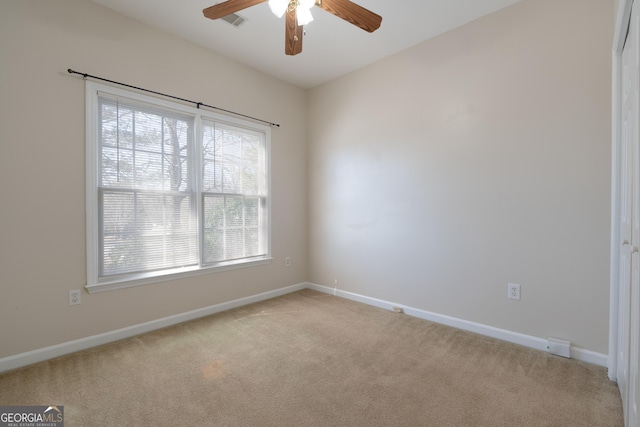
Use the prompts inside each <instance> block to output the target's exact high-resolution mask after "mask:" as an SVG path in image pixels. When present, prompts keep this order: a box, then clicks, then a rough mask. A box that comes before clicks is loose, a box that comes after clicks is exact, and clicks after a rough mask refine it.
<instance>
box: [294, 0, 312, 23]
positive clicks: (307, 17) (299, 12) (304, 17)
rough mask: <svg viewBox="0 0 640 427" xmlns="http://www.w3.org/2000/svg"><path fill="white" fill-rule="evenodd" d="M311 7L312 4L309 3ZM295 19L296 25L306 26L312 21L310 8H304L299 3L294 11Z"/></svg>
mask: <svg viewBox="0 0 640 427" xmlns="http://www.w3.org/2000/svg"><path fill="white" fill-rule="evenodd" d="M311 6H313V2H312V3H311ZM296 18H297V20H298V25H307V24H308V23H309V22H311V21H313V16H312V15H311V10H310V8H309V9H307V8H306V7H304V6H303V5H302V2H300V5H299V6H298V8H297V9H296Z"/></svg>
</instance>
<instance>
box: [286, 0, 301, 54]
mask: <svg viewBox="0 0 640 427" xmlns="http://www.w3.org/2000/svg"><path fill="white" fill-rule="evenodd" d="M286 15H287V19H286V24H287V29H286V38H285V41H284V53H286V54H287V55H297V54H299V53H300V52H302V33H303V31H302V25H298V20H297V19H296V11H295V9H294V10H293V11H289V10H287V13H286Z"/></svg>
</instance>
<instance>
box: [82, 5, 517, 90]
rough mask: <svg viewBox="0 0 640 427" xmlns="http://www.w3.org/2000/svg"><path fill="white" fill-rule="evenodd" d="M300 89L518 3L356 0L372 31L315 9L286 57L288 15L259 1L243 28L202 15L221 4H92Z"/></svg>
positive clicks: (246, 15)
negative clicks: (376, 20)
mask: <svg viewBox="0 0 640 427" xmlns="http://www.w3.org/2000/svg"><path fill="white" fill-rule="evenodd" d="M91 1H92V2H93V3H96V4H99V5H101V6H104V7H107V8H109V9H112V10H114V11H116V12H118V13H121V14H123V15H125V16H128V17H131V18H133V19H135V20H137V21H140V22H143V23H145V24H148V25H150V26H153V27H156V28H159V29H162V30H164V31H168V32H170V33H173V34H175V35H177V36H179V37H181V38H183V39H186V40H189V41H191V42H193V43H195V44H198V45H200V46H203V47H205V48H207V49H210V50H212V51H214V52H216V53H218V54H221V55H223V56H226V57H228V58H231V59H234V60H236V61H238V62H240V63H243V64H245V65H248V66H250V67H252V68H255V69H257V70H260V71H262V72H264V73H267V74H269V75H272V76H274V77H276V78H278V79H281V80H284V81H286V82H289V83H291V84H294V85H296V86H299V87H302V88H312V87H314V86H317V85H320V84H322V83H325V82H327V81H330V80H332V79H335V78H337V77H339V76H342V75H344V74H347V73H349V72H351V71H354V70H357V69H359V68H362V67H364V66H366V65H368V64H371V63H373V62H375V61H377V60H380V59H382V58H385V57H387V56H390V55H392V54H394V53H397V52H400V51H402V50H404V49H406V48H408V47H410V46H413V45H416V44H418V43H421V42H423V41H425V40H427V39H430V38H432V37H435V36H437V35H439V34H442V33H444V32H446V31H449V30H451V29H454V28H456V27H459V26H461V25H463V24H465V23H467V22H470V21H473V20H475V19H477V18H480V17H481V16H484V15H487V14H489V13H492V12H495V11H497V10H499V9H501V8H503V7H506V6H509V5H511V4H514V3H516V2H518V1H519V0H404V1H391V0H355V1H354V2H355V3H358V4H359V5H360V6H363V7H365V8H367V9H369V10H371V11H373V12H375V13H377V14H378V15H381V16H382V25H381V26H380V28H379V29H378V30H377V31H375V32H374V33H367V32H366V31H363V30H361V29H360V28H358V27H356V26H354V25H352V24H350V23H348V22H346V21H344V20H342V19H339V18H337V17H336V16H334V15H332V14H330V13H328V12H325V11H324V10H322V9H320V8H318V7H315V8H313V9H312V13H313V16H314V21H313V22H311V23H310V24H309V25H307V26H305V31H306V35H305V36H304V39H303V44H302V46H303V47H302V53H301V54H298V55H296V56H287V55H285V53H284V45H285V23H284V18H282V19H278V18H277V17H275V16H274V15H273V14H272V13H271V10H270V9H269V6H268V4H267V3H266V2H265V3H262V4H259V5H256V6H252V7H250V8H247V9H244V10H242V11H239V12H238V15H240V16H242V17H243V18H245V19H246V21H245V22H244V23H243V24H242V25H240V26H239V27H234V26H233V25H231V24H229V23H227V22H225V21H223V20H215V21H213V20H210V19H207V18H205V17H204V16H203V14H202V9H204V8H206V7H208V6H211V5H213V4H215V3H220V1H216V0H180V1H176V0H91Z"/></svg>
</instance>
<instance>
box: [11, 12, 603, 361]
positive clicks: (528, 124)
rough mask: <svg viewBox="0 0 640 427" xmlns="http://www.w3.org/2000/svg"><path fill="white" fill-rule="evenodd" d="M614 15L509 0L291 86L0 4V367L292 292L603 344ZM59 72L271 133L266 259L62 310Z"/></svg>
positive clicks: (78, 281)
mask: <svg viewBox="0 0 640 427" xmlns="http://www.w3.org/2000/svg"><path fill="white" fill-rule="evenodd" d="M614 3H615V2H614V1H613V0H607V1H602V0H586V1H585V0H563V1H560V2H558V1H556V0H523V1H522V2H521V3H519V4H517V5H515V6H512V7H510V8H507V9H505V10H503V11H500V12H498V13H496V14H494V15H490V16H488V17H485V18H483V19H481V20H478V21H475V22H473V23H471V24H468V25H466V26H464V27H462V28H459V29H457V30H454V31H452V32H450V33H447V34H445V35H443V36H441V37H439V38H437V39H434V40H432V41H429V42H426V43H423V44H421V45H418V46H416V47H414V48H412V49H409V50H407V51H405V52H403V53H401V54H398V55H396V56H394V57H391V58H389V59H386V60H384V61H381V62H379V63H377V64H374V65H373V66H370V67H367V68H365V69H363V70H361V71H359V72H356V73H353V74H351V75H349V76H346V77H344V78H342V79H339V80H337V81H334V82H332V83H329V84H326V85H323V86H321V87H318V88H316V89H313V90H311V91H310V92H309V93H306V92H305V91H303V90H301V89H298V88H295V87H293V86H290V85H287V84H285V83H282V82H280V81H278V80H275V79H272V78H270V77H267V76H265V75H263V74H261V73H258V72H256V71H253V70H251V69H248V68H246V67H243V66H241V65H239V64H237V63H234V62H232V61H229V60H226V59H224V58H221V57H219V56H216V55H215V54H212V53H210V52H208V51H205V50H203V49H201V48H198V47H196V46H194V45H192V44H189V43H187V42H184V41H182V40H179V39H177V38H175V37H173V36H170V35H168V34H166V33H164V32H161V31H157V30H154V29H151V28H149V27H146V26H144V25H142V24H140V23H137V22H135V21H132V20H129V19H127V18H124V17H122V16H120V15H117V14H115V13H113V12H111V11H109V10H107V9H104V8H101V7H99V6H96V5H94V4H92V3H90V2H88V1H86V0H49V1H39V0H21V1H6V2H0V58H2V61H1V62H0V99H1V100H2V101H1V102H0V194H1V195H2V206H1V208H0V357H4V356H9V355H14V354H18V353H21V352H25V351H29V350H34V349H37V348H42V347H45V346H48V345H53V344H58V343H62V342H65V341H69V340H73V339H77V338H82V337H87V336H91V335H95V334H99V333H102V332H107V331H111V330H114V329H118V328H122V327H126V326H130V325H135V324H139V323H142V322H146V321H150V320H154V319H158V318H162V317H165V316H169V315H173V314H178V313H182V312H185V311H189V310H193V309H197V308H201V307H206V306H209V305H213V304H216V303H220V302H225V301H229V300H233V299H236V298H240V297H244V296H249V295H254V294H257V293H260V292H265V291H269V290H272V289H277V288H280V287H283V286H287V285H292V284H296V283H300V282H303V281H305V280H309V279H310V280H311V281H313V282H315V283H319V284H324V285H329V286H333V281H334V279H338V281H339V282H338V287H339V288H340V289H344V290H348V291H352V292H357V293H361V294H364V295H367V296H371V297H377V298H382V299H386V300H390V301H394V302H398V303H402V304H406V305H409V306H413V307H417V308H421V309H425V310H429V311H433V312H436V313H441V314H445V315H449V316H454V317H458V318H461V319H467V320H471V321H474V322H479V323H482V324H486V325H491V326H495V327H499V328H504V329H508V330H512V331H516V332H521V333H525V334H529V335H533V336H538V337H542V338H546V337H547V336H556V337H561V338H566V339H570V340H572V341H573V342H574V344H575V345H578V346H580V347H583V348H587V349H591V350H594V351H597V352H602V353H606V352H607V333H608V248H609V240H608V239H609V235H608V230H609V185H610V182H609V181H610V179H609V178H610V167H609V165H610V143H609V140H610V138H609V128H610V106H609V104H610V80H611V79H610V77H611V76H610V58H611V55H610V51H611V38H612V34H613V13H614ZM67 68H74V69H77V70H80V71H84V72H88V73H91V74H98V75H103V76H105V77H109V78H112V79H115V80H121V81H125V82H128V83H131V84H135V85H140V86H144V87H149V88H152V89H159V90H161V91H165V92H167V93H172V94H176V95H179V96H183V97H186V98H192V99H198V100H202V101H203V102H207V103H211V104H214V105H219V106H221V107H224V108H228V109H231V110H236V111H240V112H242V113H245V114H249V115H254V116H257V117H262V118H265V119H268V120H272V121H275V122H279V123H281V124H282V127H281V128H276V129H274V130H273V134H272V168H273V177H272V178H273V179H272V188H273V199H272V200H273V205H272V207H273V254H274V256H275V257H276V259H275V260H274V262H273V263H272V264H270V265H267V266H260V267H255V268H251V269H243V270H235V271H229V272H223V273H216V274H210V275H204V276H199V277H192V278H189V279H183V280H176V281H173V282H164V283H160V284H156V285H147V286H141V287H137V288H131V289H125V290H117V291H110V292H104V293H100V294H93V295H88V294H86V293H85V294H83V303H82V305H80V306H74V307H69V306H68V305H67V293H68V290H70V289H78V288H82V287H83V285H84V284H85V282H86V271H85V270H86V267H85V243H84V242H85V231H84V227H85V225H84V221H85V217H84V209H85V198H84V85H83V82H82V80H81V79H79V78H77V77H73V76H69V75H68V74H67V73H66V72H65V70H66V69H67ZM307 96H308V99H307ZM307 118H308V120H307ZM307 138H308V142H309V144H310V145H309V152H307V148H306V147H307V141H306V139H307ZM307 180H308V181H309V185H308V186H307ZM307 202H308V208H309V212H308V211H307ZM307 218H308V220H309V223H308V222H307ZM308 249H309V250H308ZM308 252H309V255H308ZM287 255H290V256H292V261H293V266H292V267H291V268H288V269H285V268H284V266H283V257H284V256H287ZM307 259H308V260H309V264H307ZM508 282H516V283H520V284H521V285H522V297H523V299H522V301H520V302H514V301H508V300H507V299H506V285H507V283H508Z"/></svg>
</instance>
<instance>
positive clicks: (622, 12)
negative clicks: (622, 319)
mask: <svg viewBox="0 0 640 427" xmlns="http://www.w3.org/2000/svg"><path fill="white" fill-rule="evenodd" d="M632 4H633V0H618V13H617V14H616V27H615V32H614V36H613V52H612V73H611V74H612V90H611V95H612V100H611V114H612V120H611V249H610V250H611V253H610V267H609V268H610V274H609V281H610V296H609V357H608V362H607V368H608V371H609V379H610V380H612V381H617V374H616V371H617V355H618V326H619V325H618V313H619V307H618V298H619V282H618V280H619V270H618V269H619V262H620V244H621V242H620V233H619V228H620V171H621V167H620V135H621V131H620V129H621V123H622V116H621V111H620V110H621V108H620V102H621V99H622V49H623V48H624V43H625V39H626V36H627V31H628V29H629V20H630V18H631V5H632Z"/></svg>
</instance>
